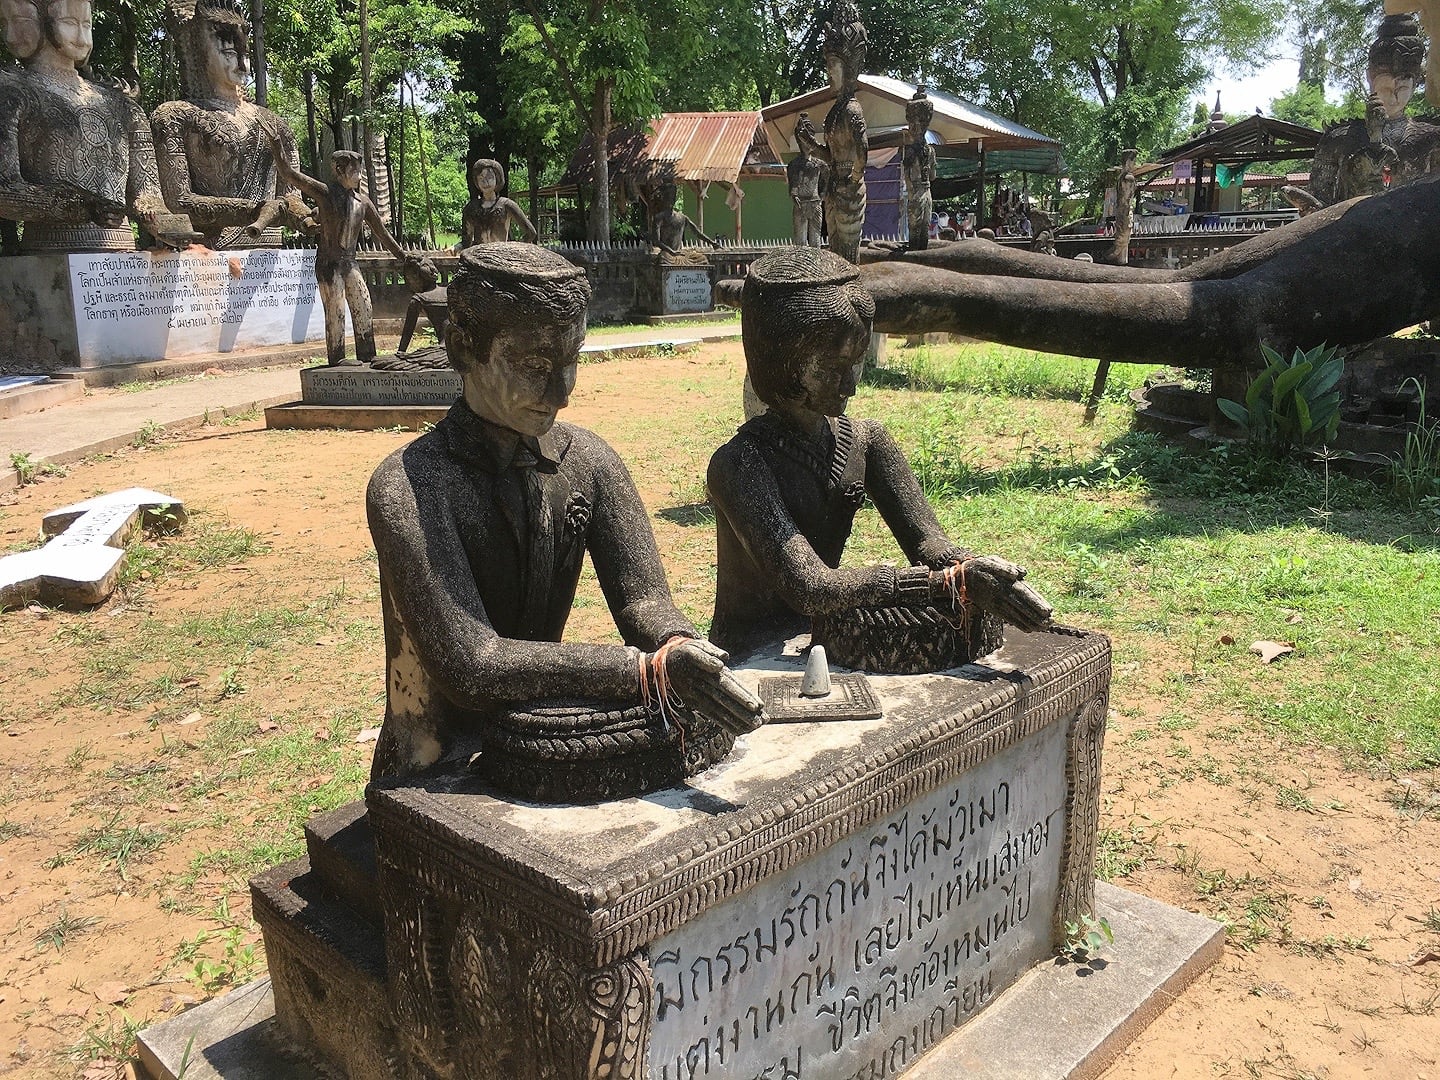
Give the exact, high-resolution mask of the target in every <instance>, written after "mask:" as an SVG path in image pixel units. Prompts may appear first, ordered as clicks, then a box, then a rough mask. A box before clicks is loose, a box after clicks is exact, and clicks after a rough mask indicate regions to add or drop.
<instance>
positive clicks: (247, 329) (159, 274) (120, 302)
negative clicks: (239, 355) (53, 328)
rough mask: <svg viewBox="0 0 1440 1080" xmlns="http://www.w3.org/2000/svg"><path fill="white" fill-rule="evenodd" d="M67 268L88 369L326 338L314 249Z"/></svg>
mask: <svg viewBox="0 0 1440 1080" xmlns="http://www.w3.org/2000/svg"><path fill="white" fill-rule="evenodd" d="M69 262H70V294H71V297H72V300H73V303H74V308H75V331H76V337H77V345H78V350H79V354H80V362H81V364H82V366H93V365H98V364H120V363H136V362H143V361H150V360H162V359H166V358H171V357H177V356H192V355H196V354H199V353H211V352H230V351H232V350H234V349H250V348H259V347H263V346H268V345H288V344H292V343H297V342H302V341H322V340H324V337H325V312H324V309H323V308H322V306H321V304H320V298H319V293H318V290H317V289H316V286H315V252H314V251H299V250H292V249H285V248H256V249H253V250H246V251H209V250H207V249H192V250H190V251H174V252H163V253H162V252H150V251H135V252H125V253H119V254H108V255H71V256H70V257H69ZM346 329H347V332H348V330H349V321H348V316H347V324H346Z"/></svg>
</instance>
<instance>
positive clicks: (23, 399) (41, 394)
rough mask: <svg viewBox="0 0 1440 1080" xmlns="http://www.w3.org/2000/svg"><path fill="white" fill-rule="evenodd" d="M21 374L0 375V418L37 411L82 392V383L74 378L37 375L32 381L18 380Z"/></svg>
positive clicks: (68, 399)
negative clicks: (16, 375)
mask: <svg viewBox="0 0 1440 1080" xmlns="http://www.w3.org/2000/svg"><path fill="white" fill-rule="evenodd" d="M23 378H26V377H25V376H19V377H14V376H0V420H9V419H10V418H11V417H14V416H24V415H25V414H26V413H36V412H40V411H41V410H42V409H48V408H50V407H51V406H53V405H63V404H64V403H65V402H67V401H74V400H76V399H77V398H82V397H84V396H85V384H84V383H83V382H79V381H78V380H75V379H50V378H45V377H43V376H39V377H37V379H36V381H34V382H20V381H19V380H20V379H23ZM7 383H10V385H8V386H7V385H6V384H7Z"/></svg>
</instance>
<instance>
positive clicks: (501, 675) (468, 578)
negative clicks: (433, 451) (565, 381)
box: [366, 456, 640, 710]
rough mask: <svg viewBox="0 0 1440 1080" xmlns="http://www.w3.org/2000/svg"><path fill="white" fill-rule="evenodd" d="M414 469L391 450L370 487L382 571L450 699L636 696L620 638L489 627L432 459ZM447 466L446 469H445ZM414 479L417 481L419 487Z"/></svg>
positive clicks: (484, 703)
mask: <svg viewBox="0 0 1440 1080" xmlns="http://www.w3.org/2000/svg"><path fill="white" fill-rule="evenodd" d="M419 464H420V468H421V469H423V470H424V473H423V474H422V473H420V472H419V471H417V472H415V473H411V472H409V471H408V470H409V469H410V468H411V467H412V466H408V465H407V464H406V463H405V461H404V458H403V457H401V456H392V457H391V458H388V459H387V460H386V461H385V462H383V463H382V464H381V466H380V467H379V468H378V469H377V470H376V471H375V475H374V476H373V477H371V480H370V487H369V490H368V492H367V494H366V511H367V515H368V517H369V522H370V535H371V537H372V538H373V539H374V541H375V551H376V553H377V554H378V556H379V560H380V574H381V576H382V578H384V579H385V580H386V581H388V582H389V584H390V595H391V599H392V601H393V603H394V605H395V609H396V613H397V614H398V615H399V617H400V619H401V620H402V621H403V623H404V625H405V627H406V629H407V630H408V631H409V633H410V634H411V636H412V638H413V641H414V643H415V648H416V651H417V653H418V655H419V658H420V662H421V663H422V664H423V665H424V667H425V670H426V672H427V673H429V675H430V676H431V677H432V678H433V679H434V680H435V682H436V684H437V685H438V686H439V687H440V689H441V691H442V692H443V693H444V694H445V696H446V698H448V699H449V700H450V701H451V702H453V703H454V704H456V705H457V706H459V707H461V708H466V709H475V710H479V709H484V708H487V707H489V706H493V705H494V704H495V703H496V702H503V701H534V700H536V699H538V698H545V697H562V696H567V695H568V696H574V695H576V694H582V695H585V696H590V695H594V696H595V697H600V698H628V697H633V696H635V695H637V694H638V693H639V689H640V680H639V673H638V670H637V667H636V661H635V654H634V653H633V652H632V651H631V650H629V649H626V648H623V647H622V646H618V645H585V644H571V643H565V642H550V641H518V640H515V639H512V638H504V637H501V636H500V635H499V634H497V633H496V632H495V628H494V627H493V626H492V625H491V623H490V617H489V615H488V614H487V613H486V611H485V605H484V603H483V602H482V601H481V599H480V593H479V590H478V589H477V588H476V586H475V579H474V577H473V575H472V573H471V570H470V562H469V558H468V557H467V555H466V552H465V548H464V545H463V544H462V543H461V541H460V534H459V532H458V530H457V528H456V525H455V518H454V515H455V512H456V511H455V507H454V506H453V505H451V502H450V499H449V498H448V495H447V492H446V490H445V480H444V478H443V477H437V476H436V472H437V471H438V470H437V462H435V461H434V460H429V461H422V462H420V463H419ZM441 467H442V468H443V466H441ZM418 485H423V486H422V487H421V489H420V490H419V491H417V490H416V488H417V486H418Z"/></svg>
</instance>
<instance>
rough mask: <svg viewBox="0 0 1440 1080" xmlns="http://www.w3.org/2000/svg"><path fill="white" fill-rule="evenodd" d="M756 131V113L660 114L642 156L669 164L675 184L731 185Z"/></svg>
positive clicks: (757, 126)
mask: <svg viewBox="0 0 1440 1080" xmlns="http://www.w3.org/2000/svg"><path fill="white" fill-rule="evenodd" d="M759 127H760V114H759V113H758V112H716V113H662V114H661V115H660V118H659V119H657V120H656V121H655V123H654V124H653V125H652V127H651V130H650V137H649V138H648V139H647V140H646V143H645V150H644V154H643V156H644V157H646V158H648V159H650V160H651V161H656V162H659V161H664V162H669V163H671V164H672V165H673V167H674V170H675V179H677V180H698V181H701V182H709V181H722V182H725V183H734V182H735V178H736V177H738V176H739V175H740V167H741V166H742V165H744V164H745V157H746V155H747V154H749V153H750V148H751V147H752V146H753V145H754V144H755V141H756V129H758V128H759Z"/></svg>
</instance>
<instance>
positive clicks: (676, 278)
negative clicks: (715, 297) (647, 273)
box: [664, 266, 713, 315]
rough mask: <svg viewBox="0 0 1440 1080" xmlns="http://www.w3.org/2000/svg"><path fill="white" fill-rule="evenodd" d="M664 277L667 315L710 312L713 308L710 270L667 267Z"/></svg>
mask: <svg viewBox="0 0 1440 1080" xmlns="http://www.w3.org/2000/svg"><path fill="white" fill-rule="evenodd" d="M664 277H665V297H664V300H665V314H666V315H683V314H686V313H688V312H694V311H709V310H710V308H711V307H712V306H713V305H712V304H711V299H710V271H709V270H708V269H706V268H703V267H701V268H695V267H671V266H667V267H665V270H664Z"/></svg>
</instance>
